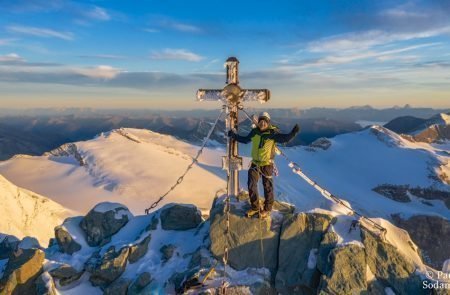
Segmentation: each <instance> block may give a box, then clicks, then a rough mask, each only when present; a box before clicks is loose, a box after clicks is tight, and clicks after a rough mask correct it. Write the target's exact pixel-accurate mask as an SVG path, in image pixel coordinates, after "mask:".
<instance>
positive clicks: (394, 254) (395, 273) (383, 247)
mask: <svg viewBox="0 0 450 295" xmlns="http://www.w3.org/2000/svg"><path fill="white" fill-rule="evenodd" d="M361 236H362V241H363V244H364V247H365V251H366V259H367V265H368V266H369V268H370V270H371V271H372V273H373V274H374V275H375V276H376V278H377V279H378V280H379V281H380V283H382V284H383V285H386V286H389V287H391V288H392V289H393V290H394V292H395V293H397V294H418V295H419V294H428V292H427V291H426V290H424V289H423V288H422V280H421V278H420V277H419V276H418V275H417V274H416V273H415V266H414V265H413V263H412V262H411V261H409V259H408V258H407V257H404V256H403V255H402V254H401V253H400V252H399V251H398V250H397V249H396V248H395V247H394V246H393V245H391V244H388V243H386V242H384V241H382V240H381V239H380V238H379V237H377V236H375V235H374V234H373V233H371V232H369V231H367V230H365V229H363V228H361Z"/></svg>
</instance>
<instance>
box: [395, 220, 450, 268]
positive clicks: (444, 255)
mask: <svg viewBox="0 0 450 295" xmlns="http://www.w3.org/2000/svg"><path fill="white" fill-rule="evenodd" d="M392 220H393V221H394V223H395V225H397V226H398V227H401V228H403V229H405V230H406V231H408V233H409V234H410V236H411V239H412V240H413V241H414V243H416V244H417V245H418V246H419V248H420V249H421V250H422V257H423V258H424V260H425V261H426V262H427V264H429V265H430V266H433V267H434V268H436V269H438V270H440V269H442V266H443V263H444V261H446V260H447V259H450V251H449V250H448V247H449V245H450V222H449V221H448V220H447V219H444V218H441V217H439V216H428V215H415V216H412V217H411V218H409V219H402V218H401V217H400V215H398V214H396V215H392Z"/></svg>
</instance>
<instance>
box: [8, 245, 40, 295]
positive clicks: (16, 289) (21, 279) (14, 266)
mask: <svg viewBox="0 0 450 295" xmlns="http://www.w3.org/2000/svg"><path fill="white" fill-rule="evenodd" d="M44 258H45V254H44V252H42V251H41V250H39V249H18V250H17V251H15V252H14V253H13V254H12V255H10V256H9V260H8V264H7V265H6V269H5V271H4V274H3V278H2V279H1V280H0V294H1V295H6V294H36V279H37V278H38V277H39V276H40V275H41V273H42V265H43V263H44Z"/></svg>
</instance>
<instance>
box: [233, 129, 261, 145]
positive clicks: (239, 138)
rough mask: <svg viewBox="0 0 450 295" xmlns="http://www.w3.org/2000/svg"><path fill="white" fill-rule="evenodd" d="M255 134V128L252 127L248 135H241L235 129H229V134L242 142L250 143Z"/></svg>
mask: <svg viewBox="0 0 450 295" xmlns="http://www.w3.org/2000/svg"><path fill="white" fill-rule="evenodd" d="M253 135H255V129H252V131H250V132H249V134H247V136H241V135H239V134H237V133H235V132H234V131H233V130H230V131H228V136H229V137H231V138H233V139H235V140H236V141H238V142H240V143H249V142H250V141H251V140H252V137H253Z"/></svg>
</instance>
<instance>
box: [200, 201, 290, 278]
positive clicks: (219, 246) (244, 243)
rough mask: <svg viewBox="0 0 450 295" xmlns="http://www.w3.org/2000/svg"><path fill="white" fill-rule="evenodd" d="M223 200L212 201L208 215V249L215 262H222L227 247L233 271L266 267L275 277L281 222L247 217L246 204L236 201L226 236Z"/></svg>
mask: <svg viewBox="0 0 450 295" xmlns="http://www.w3.org/2000/svg"><path fill="white" fill-rule="evenodd" d="M224 206H225V204H224V202H223V199H217V200H216V201H215V202H214V205H213V207H212V208H211V212H210V222H211V225H210V234H209V236H210V239H211V247H210V250H211V252H212V254H213V256H215V257H216V258H217V259H220V260H221V259H222V257H223V255H224V250H225V246H228V249H229V252H228V263H229V265H230V266H231V267H233V268H234V269H236V270H244V269H246V268H248V267H258V268H259V267H266V268H268V269H269V270H270V271H271V272H272V274H275V271H276V268H277V264H278V240H279V237H280V223H281V222H282V220H281V221H280V222H278V224H277V221H276V220H274V218H267V219H262V220H261V219H258V218H247V217H246V216H245V212H246V211H247V210H248V209H250V205H249V204H248V203H247V202H236V203H232V204H231V206H230V207H231V208H230V228H231V229H232V230H230V232H229V233H228V234H225V230H226V225H227V218H226V214H225V213H224Z"/></svg>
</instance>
